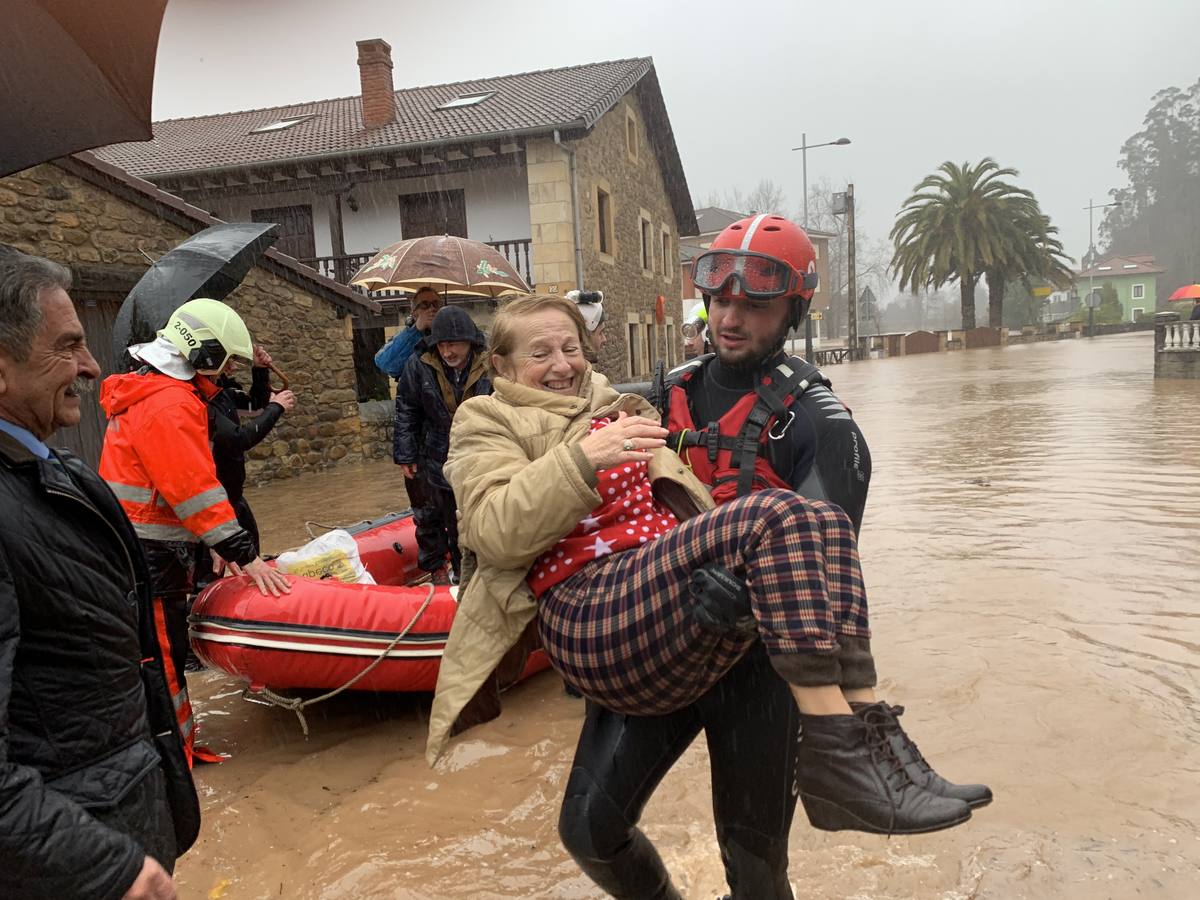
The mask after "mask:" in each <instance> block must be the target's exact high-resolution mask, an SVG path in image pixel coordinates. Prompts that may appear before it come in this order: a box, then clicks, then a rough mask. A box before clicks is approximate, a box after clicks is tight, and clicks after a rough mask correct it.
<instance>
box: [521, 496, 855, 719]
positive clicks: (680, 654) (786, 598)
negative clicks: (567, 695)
mask: <svg viewBox="0 0 1200 900" xmlns="http://www.w3.org/2000/svg"><path fill="white" fill-rule="evenodd" d="M706 563H717V564H719V565H722V566H725V567H726V568H727V569H729V570H731V571H732V572H733V573H734V574H735V575H737V576H738V577H739V578H742V579H743V580H744V581H745V582H746V583H747V585H748V586H749V592H750V602H751V608H752V611H753V614H754V617H755V619H756V620H757V621H758V630H759V637H761V639H762V641H763V644H764V646H765V647H766V650H767V653H768V654H769V655H770V657H771V661H772V663H773V664H774V666H775V668H776V670H777V671H779V672H780V674H781V675H782V676H783V677H785V678H787V680H789V681H792V682H794V683H797V684H809V685H813V684H844V686H847V687H852V686H853V687H857V686H861V685H857V684H845V682H844V681H843V679H842V677H841V674H840V666H839V654H840V653H841V652H842V651H843V645H857V646H858V647H859V648H861V647H864V646H867V645H868V642H869V638H870V626H869V623H868V618H867V596H866V591H865V589H864V587H863V578H862V571H861V569H860V568H859V562H858V545H857V541H856V539H855V535H854V526H853V524H852V523H851V521H850V518H849V517H848V516H847V515H846V513H844V512H843V511H842V510H841V508H840V507H837V506H835V505H833V504H831V503H825V502H823V501H820V500H808V499H805V498H804V497H801V496H800V495H798V494H795V493H793V492H791V491H785V490H775V489H772V490H764V491H757V492H755V493H753V494H751V495H749V496H747V497H741V498H738V499H737V500H733V501H731V502H729V503H726V504H723V505H722V506H719V507H717V508H716V509H714V510H710V511H708V512H706V513H704V514H702V515H699V516H696V517H694V518H692V519H688V520H687V521H686V522H683V523H682V524H680V525H679V526H678V527H676V528H674V529H672V530H671V531H669V532H668V533H666V534H664V535H663V536H662V537H660V538H658V540H655V541H652V542H650V543H648V544H645V545H644V546H642V547H639V548H637V549H634V550H627V551H625V552H623V553H618V554H615V555H612V556H607V557H603V558H601V559H599V560H596V561H595V562H591V563H588V565H586V566H585V567H584V568H583V569H581V570H580V571H579V572H576V573H575V574H574V575H573V576H571V577H570V578H568V579H567V580H566V581H564V582H562V583H560V584H558V585H555V586H554V587H552V588H550V590H548V591H547V592H546V593H545V594H543V595H542V597H541V600H540V603H539V608H538V620H537V621H538V630H539V632H540V634H541V638H542V645H543V647H544V648H545V650H546V654H547V655H548V656H549V658H550V661H551V662H552V663H553V665H554V667H555V668H556V669H557V670H558V671H559V673H560V674H561V675H562V676H563V678H564V679H565V680H566V681H567V682H568V683H569V684H571V685H572V686H573V687H575V688H577V689H578V690H579V691H580V693H582V694H584V695H585V696H587V697H589V698H591V699H592V700H594V701H596V702H597V703H599V704H601V705H602V706H605V707H608V708H609V709H612V710H614V711H616V712H620V713H626V714H630V715H663V714H666V713H669V712H674V711H675V710H677V709H681V708H683V707H685V706H687V705H689V704H691V703H693V702H695V701H696V700H697V699H698V698H699V697H700V696H701V695H702V694H704V692H705V691H707V690H708V689H709V688H710V687H712V685H714V684H715V683H716V682H717V681H718V680H719V679H720V678H721V676H722V675H724V674H725V673H726V672H727V671H728V670H729V669H730V668H731V667H732V666H733V664H734V663H736V662H737V661H738V659H740V658H741V656H742V655H743V654H744V653H745V652H746V651H747V650H748V649H749V648H750V646H751V645H752V644H753V643H754V640H755V638H754V637H749V638H747V637H740V636H733V635H719V634H715V633H713V632H711V631H706V630H704V629H703V628H701V627H700V626H699V625H698V624H697V623H696V621H695V620H694V618H693V616H692V605H693V603H694V601H693V599H692V597H691V595H690V594H689V592H688V578H689V576H690V575H691V573H692V571H693V570H694V569H696V568H698V567H699V566H701V565H704V564H706ZM868 653H869V652H868ZM868 658H869V655H868ZM870 678H871V681H870V683H872V684H873V683H874V672H873V667H872V669H871V676H870Z"/></svg>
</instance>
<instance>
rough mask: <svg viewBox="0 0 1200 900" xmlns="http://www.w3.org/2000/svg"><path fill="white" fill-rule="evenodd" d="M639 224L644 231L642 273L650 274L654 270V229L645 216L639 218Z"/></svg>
mask: <svg viewBox="0 0 1200 900" xmlns="http://www.w3.org/2000/svg"><path fill="white" fill-rule="evenodd" d="M638 223H639V225H640V227H641V231H642V271H643V272H650V271H652V270H653V269H654V238H653V235H652V227H651V225H650V220H649V219H647V218H646V217H645V216H644V215H643V216H641V217H639V219H638Z"/></svg>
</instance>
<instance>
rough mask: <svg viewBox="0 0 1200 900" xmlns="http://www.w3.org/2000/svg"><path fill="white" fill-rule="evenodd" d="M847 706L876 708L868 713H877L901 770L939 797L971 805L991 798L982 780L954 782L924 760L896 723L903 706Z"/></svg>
mask: <svg viewBox="0 0 1200 900" xmlns="http://www.w3.org/2000/svg"><path fill="white" fill-rule="evenodd" d="M850 706H851V708H852V709H854V714H855V715H858V716H861V715H865V714H867V711H868V710H878V712H877V713H871V714H870V715H872V716H873V717H876V716H877V717H878V718H879V719H880V721H881V722H882V724H883V729H884V731H885V732H886V733H887V736H888V741H889V742H890V743H891V745H892V750H893V751H894V752H895V754H896V756H897V758H899V760H900V761H901V762H902V763H903V764H904V770H905V771H906V772H908V777H909V778H911V779H912V780H913V782H914V783H916V784H917V785H919V786H920V787H923V788H925V790H927V791H929V793H931V794H937V795H938V796H939V797H951V798H953V799H955V800H962V801H963V802H964V803H966V804H967V805H968V806H969V807H971V808H972V809H979V808H980V807H982V806H987V805H988V804H989V803H991V802H992V791H991V789H990V788H989V787H988V786H987V785H986V784H954V783H953V782H951V781H947V780H946V779H945V778H943V777H942V776H941V775H939V774H938V773H937V772H935V771H934V770H933V766H931V765H929V763H928V762H926V761H925V757H924V756H922V755H921V751H920V750H918V749H917V745H916V744H915V743H913V739H912V738H910V737H909V736H908V734H907V733H906V732H905V730H904V726H902V725H901V724H900V716H902V715H904V707H903V706H891V705H889V704H887V703H883V702H879V703H852V704H850Z"/></svg>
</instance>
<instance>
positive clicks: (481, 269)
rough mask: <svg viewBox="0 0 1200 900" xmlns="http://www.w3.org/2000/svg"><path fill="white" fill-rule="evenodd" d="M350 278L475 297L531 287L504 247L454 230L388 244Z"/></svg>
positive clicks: (374, 286)
mask: <svg viewBox="0 0 1200 900" xmlns="http://www.w3.org/2000/svg"><path fill="white" fill-rule="evenodd" d="M350 283H351V284H353V285H356V286H358V287H362V288H366V289H367V290H369V291H382V290H403V291H413V292H415V291H417V290H419V289H421V288H423V287H428V288H433V289H434V290H435V291H438V292H440V293H451V294H467V295H470V296H475V297H503V296H505V295H506V294H527V293H529V285H527V284H526V283H525V281H524V280H523V279H522V278H521V276H520V275H518V274H517V271H516V267H514V266H513V264H512V263H510V262H509V261H508V260H507V259H505V258H504V254H502V253H500V251H498V250H495V249H493V248H492V247H489V246H488V245H487V244H481V243H479V242H478V241H469V240H467V239H466V238H460V237H454V236H453V235H449V234H441V235H431V236H429V237H419V238H410V239H409V240H406V241H400V242H399V243H396V244H392V245H391V246H390V247H384V248H383V249H382V250H380V251H379V252H378V253H376V254H375V255H374V256H372V257H371V258H370V259H369V260H367V263H366V265H364V266H363V267H362V268H361V269H359V270H358V272H357V273H355V275H354V277H353V278H352V279H350Z"/></svg>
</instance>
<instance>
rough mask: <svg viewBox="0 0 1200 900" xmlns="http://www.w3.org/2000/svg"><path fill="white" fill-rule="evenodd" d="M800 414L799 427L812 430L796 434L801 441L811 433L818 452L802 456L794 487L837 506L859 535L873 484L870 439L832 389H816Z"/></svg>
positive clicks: (791, 480) (799, 405)
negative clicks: (868, 444) (803, 422)
mask: <svg viewBox="0 0 1200 900" xmlns="http://www.w3.org/2000/svg"><path fill="white" fill-rule="evenodd" d="M794 409H795V412H796V423H794V424H793V428H795V426H796V425H797V424H799V422H800V420H801V419H803V420H804V421H805V422H806V423H807V429H803V430H799V429H798V430H797V431H796V436H797V439H803V438H802V437H801V436H802V435H803V434H804V433H805V432H807V433H808V434H809V435H810V436H811V448H812V449H811V451H810V452H803V450H801V452H799V453H798V457H797V460H796V465H795V467H794V468H793V469H792V473H791V476H790V477H789V478H788V482H789V483H790V484H791V485H792V487H793V488H795V490H796V492H797V493H799V494H801V495H803V496H805V497H810V498H812V499H816V500H828V501H829V502H831V503H836V504H837V505H838V506H840V507H841V508H842V509H843V510H845V511H846V514H847V515H848V516H850V519H851V520H852V521H853V522H854V529H855V531H858V529H859V528H861V527H862V517H863V512H864V511H865V510H866V507H867V490H868V488H869V487H870V484H871V451H870V449H869V448H868V447H867V440H866V438H865V437H864V436H863V433H862V431H861V430H860V429H859V427H858V423H857V422H855V421H854V419H852V418H851V417H850V413H849V411H848V410H847V409H846V407H845V406H843V405H842V403H841V401H839V400H838V399H837V398H836V397H835V396H834V395H833V393H832V392H831V391H830V390H829V389H828V388H825V387H823V386H818V387H814V388H811V389H810V390H808V391H807V392H806V393H805V394H804V396H803V397H802V398H801V399H800V400H799V401H798V402H797V403H796V405H795V407H794Z"/></svg>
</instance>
